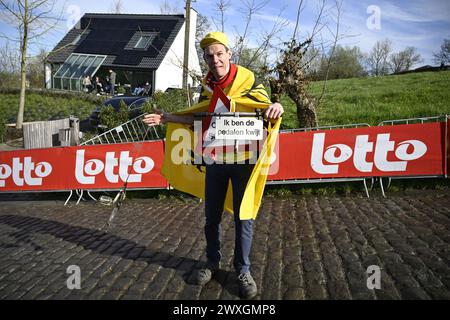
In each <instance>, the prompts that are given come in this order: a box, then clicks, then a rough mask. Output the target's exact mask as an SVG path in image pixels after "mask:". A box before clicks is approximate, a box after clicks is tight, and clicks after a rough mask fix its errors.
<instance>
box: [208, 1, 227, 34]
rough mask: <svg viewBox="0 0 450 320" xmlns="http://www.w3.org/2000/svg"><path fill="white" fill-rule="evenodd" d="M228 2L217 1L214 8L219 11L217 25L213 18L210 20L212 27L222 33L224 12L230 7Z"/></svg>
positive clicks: (223, 29) (223, 30)
mask: <svg viewBox="0 0 450 320" xmlns="http://www.w3.org/2000/svg"><path fill="white" fill-rule="evenodd" d="M230 3H231V1H230V0H217V2H216V7H217V9H218V11H219V13H218V15H219V23H218V24H217V22H216V20H215V19H214V17H213V18H212V20H213V23H214V25H215V26H216V28H217V29H219V30H220V31H222V32H225V12H226V11H227V9H228V8H229V7H230Z"/></svg>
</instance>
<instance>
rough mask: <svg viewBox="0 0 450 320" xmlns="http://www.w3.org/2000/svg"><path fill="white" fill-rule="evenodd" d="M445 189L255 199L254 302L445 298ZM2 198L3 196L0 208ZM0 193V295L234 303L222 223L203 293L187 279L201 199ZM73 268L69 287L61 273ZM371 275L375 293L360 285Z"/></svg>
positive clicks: (198, 244) (226, 223)
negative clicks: (10, 196) (73, 285)
mask: <svg viewBox="0 0 450 320" xmlns="http://www.w3.org/2000/svg"><path fill="white" fill-rule="evenodd" d="M449 195H450V194H449V192H448V191H420V192H418V191H410V192H409V193H391V194H390V195H389V196H388V198H387V199H384V198H382V197H377V196H372V197H371V198H370V199H366V198H365V197H364V196H363V195H353V196H306V197H304V196H295V197H291V198H284V199H277V198H270V199H265V201H264V203H263V206H262V208H261V211H260V214H259V217H258V219H257V221H256V225H255V235H254V245H253V249H252V257H251V258H252V273H253V275H254V277H255V280H256V282H257V284H258V288H259V292H260V294H259V295H258V296H257V297H256V299H450V263H449V262H450V245H449V244H450V196H449ZM2 199H3V201H2ZM4 199H5V198H0V299H239V296H238V287H237V283H236V281H235V277H236V276H235V274H234V272H233V269H232V258H233V257H232V252H233V243H234V241H233V239H234V226H233V223H232V217H231V216H230V215H228V214H225V215H224V218H223V236H222V239H223V250H222V253H223V261H222V267H221V270H220V271H219V273H218V274H217V276H216V278H215V279H214V280H213V281H211V282H210V283H208V284H207V285H206V286H205V287H203V288H202V287H200V286H197V285H193V284H190V283H191V281H190V278H191V276H192V271H193V270H194V269H195V268H199V267H200V266H201V262H199V261H201V260H204V259H205V256H204V251H203V248H204V246H205V240H204V236H203V229H202V226H203V223H204V217H203V204H202V203H199V202H197V201H194V200H191V199H189V200H187V201H186V202H183V201H181V200H173V199H172V200H169V199H164V200H156V199H148V200H143V199H138V200H127V201H125V202H124V204H123V206H122V209H121V211H120V213H119V215H118V216H117V218H116V225H115V227H114V228H113V229H112V230H110V232H109V233H106V232H105V231H99V230H98V229H99V228H100V227H101V226H102V225H104V223H105V222H106V221H107V219H108V217H109V214H110V212H111V209H112V208H111V207H108V206H103V205H101V204H97V203H94V202H93V201H90V202H85V203H83V202H82V203H80V205H78V206H75V205H74V203H71V204H69V205H68V206H67V207H64V206H63V203H64V202H63V201H61V200H45V201H24V200H22V201H5V200H4ZM71 265H77V266H79V267H80V270H81V289H79V290H78V289H73V290H69V289H68V288H67V279H68V277H69V276H70V274H68V273H67V268H68V267H69V266H71ZM370 265H377V266H379V267H380V268H381V289H379V290H378V289H373V290H369V289H368V288H367V285H366V281H367V277H368V274H367V273H366V271H367V268H368V266H370Z"/></svg>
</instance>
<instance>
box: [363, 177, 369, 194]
mask: <svg viewBox="0 0 450 320" xmlns="http://www.w3.org/2000/svg"><path fill="white" fill-rule="evenodd" d="M363 181H364V189H366V195H367V198H370V196H369V190H368V189H367V183H366V179H364V180H363Z"/></svg>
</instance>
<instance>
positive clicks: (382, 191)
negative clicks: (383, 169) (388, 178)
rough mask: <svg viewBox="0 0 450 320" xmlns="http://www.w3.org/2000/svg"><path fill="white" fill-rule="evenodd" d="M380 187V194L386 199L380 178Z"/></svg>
mask: <svg viewBox="0 0 450 320" xmlns="http://www.w3.org/2000/svg"><path fill="white" fill-rule="evenodd" d="M380 187H381V193H382V194H383V197H384V198H386V194H385V193H384V187H383V178H381V177H380Z"/></svg>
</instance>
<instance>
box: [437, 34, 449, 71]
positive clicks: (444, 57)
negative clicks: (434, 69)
mask: <svg viewBox="0 0 450 320" xmlns="http://www.w3.org/2000/svg"><path fill="white" fill-rule="evenodd" d="M433 56H434V62H435V63H437V64H440V65H446V64H447V63H450V39H444V42H443V43H442V44H441V51H439V52H438V53H433Z"/></svg>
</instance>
